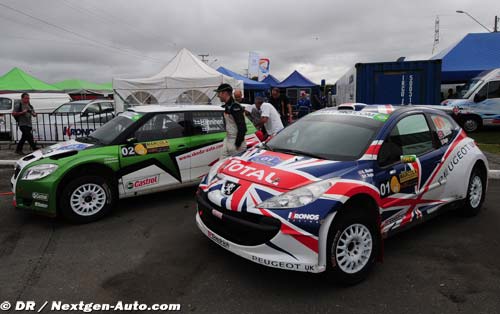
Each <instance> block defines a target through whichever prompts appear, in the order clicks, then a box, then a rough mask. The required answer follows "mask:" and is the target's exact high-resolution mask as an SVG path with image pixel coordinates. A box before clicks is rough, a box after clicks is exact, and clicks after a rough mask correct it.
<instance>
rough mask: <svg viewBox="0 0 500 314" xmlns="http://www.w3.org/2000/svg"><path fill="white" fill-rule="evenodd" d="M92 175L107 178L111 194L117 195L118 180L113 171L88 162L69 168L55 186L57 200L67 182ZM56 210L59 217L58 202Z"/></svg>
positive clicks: (104, 166) (101, 165)
mask: <svg viewBox="0 0 500 314" xmlns="http://www.w3.org/2000/svg"><path fill="white" fill-rule="evenodd" d="M93 174H97V175H99V176H103V177H106V178H109V179H110V182H111V183H112V186H113V193H118V180H117V177H116V175H115V172H114V171H113V169H111V168H110V167H108V166H106V165H103V164H100V163H96V162H88V163H84V164H79V165H78V166H76V167H74V168H71V169H70V170H68V171H67V172H66V173H65V174H64V175H63V176H62V178H61V180H60V181H59V183H58V184H57V189H56V198H57V199H59V197H60V196H61V194H62V192H63V188H64V186H66V184H68V182H70V181H71V180H72V179H74V178H76V177H79V176H82V175H93ZM116 195H117V194H116ZM56 209H57V210H56V212H57V215H59V214H60V210H61V209H60V205H59V202H57V204H56Z"/></svg>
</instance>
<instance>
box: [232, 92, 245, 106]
mask: <svg viewBox="0 0 500 314" xmlns="http://www.w3.org/2000/svg"><path fill="white" fill-rule="evenodd" d="M233 95H234V100H235V101H236V102H237V103H239V104H246V103H247V101H246V99H245V98H244V97H243V92H242V91H241V89H235V90H234V93H233Z"/></svg>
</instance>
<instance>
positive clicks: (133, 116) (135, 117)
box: [120, 111, 142, 121]
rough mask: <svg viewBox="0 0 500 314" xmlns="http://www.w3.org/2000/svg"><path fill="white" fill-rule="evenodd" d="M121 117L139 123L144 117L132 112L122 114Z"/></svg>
mask: <svg viewBox="0 0 500 314" xmlns="http://www.w3.org/2000/svg"><path fill="white" fill-rule="evenodd" d="M120 117H125V118H129V119H130V120H132V121H137V120H139V119H140V118H141V117H142V114H140V113H137V112H132V111H125V112H124V113H122V114H120Z"/></svg>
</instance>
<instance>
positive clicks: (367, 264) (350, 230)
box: [327, 203, 381, 285]
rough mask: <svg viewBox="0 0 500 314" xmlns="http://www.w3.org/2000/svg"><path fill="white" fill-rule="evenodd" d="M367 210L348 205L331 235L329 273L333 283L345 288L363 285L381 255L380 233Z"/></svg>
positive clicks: (333, 226)
mask: <svg viewBox="0 0 500 314" xmlns="http://www.w3.org/2000/svg"><path fill="white" fill-rule="evenodd" d="M366 210H368V209H367V208H366V204H364V205H363V204H359V205H356V204H355V203H352V204H350V205H348V206H347V207H346V208H344V211H343V213H342V214H341V216H340V217H338V218H335V220H334V221H333V224H332V226H331V227H330V231H329V233H328V242H327V250H328V251H327V254H328V255H327V261H328V266H327V269H328V271H329V273H330V276H332V277H333V278H332V279H333V280H334V281H336V282H338V283H340V284H343V285H354V284H356V283H359V282H361V281H363V280H364V279H365V278H366V277H367V276H368V274H369V273H370V271H371V269H372V268H373V266H374V265H375V262H376V258H377V256H378V254H379V250H380V242H381V236H380V231H379V228H378V226H377V223H376V219H374V218H373V215H369V214H367V213H366V212H364V211H366ZM353 262H354V264H353Z"/></svg>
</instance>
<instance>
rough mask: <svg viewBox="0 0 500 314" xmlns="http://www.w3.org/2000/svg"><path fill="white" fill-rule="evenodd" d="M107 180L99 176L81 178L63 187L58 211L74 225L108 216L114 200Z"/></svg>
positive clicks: (114, 197) (114, 195) (113, 194)
mask: <svg viewBox="0 0 500 314" xmlns="http://www.w3.org/2000/svg"><path fill="white" fill-rule="evenodd" d="M113 191H114V189H113V188H112V186H111V184H110V182H109V180H108V179H107V178H103V177H100V176H94V175H89V176H83V177H80V178H77V179H74V180H72V181H70V182H69V183H68V184H67V185H66V187H64V189H63V191H62V194H61V200H60V203H59V209H60V212H61V214H62V215H63V216H64V217H65V218H66V219H67V220H69V221H71V222H74V223H80V224H82V223H89V222H92V221H96V220H98V219H100V218H102V217H103V216H105V215H106V214H108V213H109V212H110V211H111V209H112V208H113V205H114V203H115V200H116V198H117V197H116V194H115V193H114V192H113Z"/></svg>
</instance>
